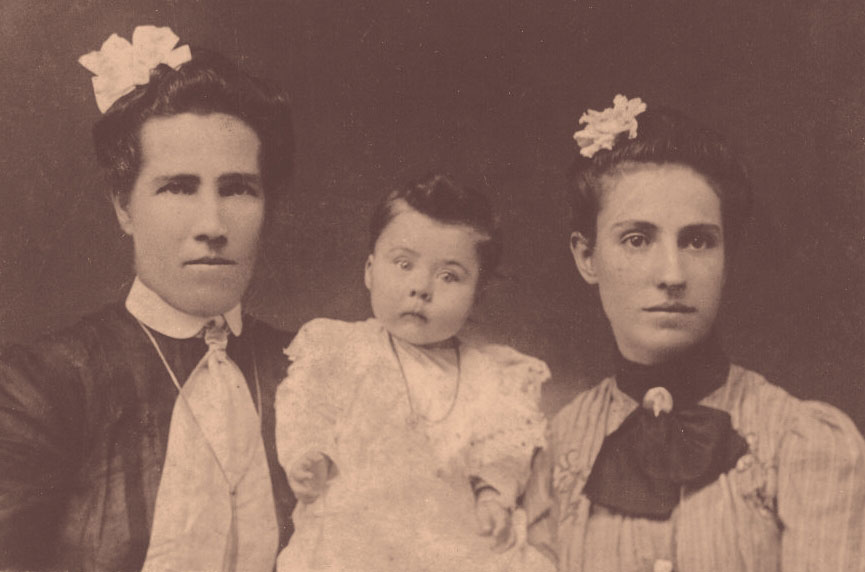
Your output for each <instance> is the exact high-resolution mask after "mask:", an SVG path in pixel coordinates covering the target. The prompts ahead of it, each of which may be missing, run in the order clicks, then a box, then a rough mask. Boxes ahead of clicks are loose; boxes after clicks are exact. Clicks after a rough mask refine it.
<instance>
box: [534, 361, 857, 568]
mask: <svg viewBox="0 0 865 572" xmlns="http://www.w3.org/2000/svg"><path fill="white" fill-rule="evenodd" d="M701 403H702V404H703V405H707V406H709V407H714V408H716V409H721V410H724V411H727V412H729V413H730V416H731V420H732V424H733V427H734V428H735V429H736V430H737V431H738V432H739V433H740V434H741V435H743V436H744V437H745V438H746V440H747V441H748V444H749V448H750V451H749V453H748V454H746V455H745V456H743V457H742V458H741V459H740V460H739V462H738V463H737V465H736V467H735V468H733V469H731V470H730V471H729V472H727V473H726V474H722V475H721V476H720V477H719V478H718V479H717V480H716V481H714V482H713V483H711V484H709V485H707V486H705V487H703V488H702V489H700V490H697V491H688V490H683V491H682V498H681V502H680V503H679V505H678V506H677V507H676V509H675V510H674V512H673V514H672V515H671V517H670V518H669V519H668V520H664V521H657V520H648V519H644V518H632V517H626V516H623V515H621V514H616V513H612V512H610V511H607V510H605V509H604V508H602V507H599V506H592V504H591V502H590V501H589V500H588V498H586V496H585V495H584V494H583V486H584V485H585V482H586V479H587V477H588V475H589V472H590V471H591V468H592V464H593V463H594V460H595V457H596V456H597V454H598V451H599V450H600V448H601V443H602V442H603V440H604V437H605V436H606V435H609V434H610V433H612V432H613V431H614V430H616V428H618V427H619V425H620V424H621V423H622V421H624V419H625V417H627V415H628V414H629V413H630V412H631V411H633V410H634V409H635V408H636V407H637V403H636V402H634V400H633V399H631V398H630V397H628V396H627V395H625V394H624V393H623V392H622V391H620V390H619V389H618V387H617V386H616V382H615V380H614V379H612V378H609V379H606V380H604V381H603V382H601V383H600V384H599V385H598V386H597V387H595V388H593V389H591V390H589V391H587V392H585V393H582V394H581V395H579V396H577V397H576V398H575V399H574V401H572V402H571V403H570V404H569V405H567V406H566V407H565V408H564V409H562V411H560V412H559V413H558V415H557V416H556V417H555V419H554V420H553V421H552V423H551V424H550V427H549V435H548V440H549V445H548V449H547V451H545V452H544V454H542V455H540V456H539V457H538V459H537V462H536V463H535V474H534V476H533V483H532V484H531V486H530V490H529V492H528V493H527V496H526V504H527V510H528V512H529V518H530V520H533V521H534V525H533V526H532V528H531V530H530V533H529V534H530V540H531V541H533V542H534V543H535V544H536V545H538V546H540V547H542V548H545V549H546V551H547V552H549V553H550V554H551V555H552V556H554V557H555V558H556V559H557V560H558V563H559V569H560V571H562V572H577V571H591V572H606V571H628V572H630V571H638V570H640V571H641V570H649V571H653V572H659V571H673V570H675V571H676V572H710V571H711V572H725V571H731V572H733V571H735V572H771V571H776V570H781V571H784V572H791V571H806V570H809V571H844V572H847V571H865V442H863V439H862V436H861V435H860V434H859V432H858V431H857V429H856V427H855V425H854V424H853V423H852V422H851V421H850V419H849V418H848V417H847V416H845V415H844V414H843V413H841V412H840V411H838V410H837V409H835V408H833V407H831V406H829V405H827V404H825V403H820V402H814V401H801V400H799V399H796V398H794V397H792V396H790V395H789V394H788V393H786V392H785V391H784V390H782V389H781V388H779V387H777V386H775V385H772V384H770V383H769V382H767V381H766V380H765V379H764V378H763V377H762V376H760V375H758V374H756V373H754V372H751V371H748V370H745V369H743V368H741V367H738V366H732V367H731V369H730V374H729V377H728V379H727V382H726V383H725V384H724V385H723V386H722V387H720V388H719V389H718V390H716V391H715V392H714V393H712V394H711V395H709V396H708V397H706V398H705V399H704V400H703V401H702V402H701Z"/></svg>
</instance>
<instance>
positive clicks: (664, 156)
mask: <svg viewBox="0 0 865 572" xmlns="http://www.w3.org/2000/svg"><path fill="white" fill-rule="evenodd" d="M637 125H638V129H637V136H636V137H635V138H634V139H629V138H628V133H627V132H624V133H620V134H619V135H618V136H617V137H616V139H615V141H614V143H613V148H612V149H611V150H609V149H601V150H599V151H598V152H597V153H595V155H594V156H593V157H592V158H591V159H589V158H586V157H583V156H578V157H577V158H576V159H575V160H574V163H573V165H572V166H571V169H570V172H569V177H568V178H569V182H570V187H569V192H568V196H569V200H570V203H571V215H572V218H571V225H572V230H574V231H577V232H579V233H580V234H582V235H583V237H585V238H586V240H588V241H589V243H590V244H592V245H593V244H594V241H595V239H596V238H597V222H598V212H599V211H600V206H601V202H600V201H601V197H602V195H603V192H604V185H605V183H606V182H607V181H606V179H607V178H608V177H610V176H611V175H616V174H617V173H619V172H622V170H624V169H626V168H627V167H629V166H633V165H639V164H641V163H648V164H655V165H664V164H674V165H684V166H686V167H690V168H691V169H693V170H694V171H696V172H697V173H699V174H700V175H702V176H704V177H705V178H706V180H707V181H708V183H709V185H710V186H711V187H712V189H713V190H714V191H715V193H717V195H718V197H719V198H720V200H721V217H722V223H723V225H724V241H725V244H727V246H728V248H727V252H732V250H734V249H735V246H736V244H737V242H738V239H739V237H740V236H741V234H742V230H743V228H744V227H745V225H746V223H747V221H748V218H749V215H750V212H751V202H752V199H751V182H750V179H749V177H748V172H747V170H746V168H745V165H744V164H743V163H742V161H741V160H740V159H739V157H738V155H737V154H736V152H735V151H734V149H733V148H732V147H731V146H730V145H729V144H728V143H727V142H726V141H725V140H724V138H723V137H722V136H721V135H719V134H718V133H716V132H715V131H712V130H711V129H708V128H706V127H703V126H701V125H699V124H697V123H696V122H694V121H693V120H691V119H690V118H688V117H687V116H685V115H684V114H682V113H680V112H678V111H675V110H672V109H669V108H656V109H651V108H650V109H648V110H646V111H644V112H643V113H641V114H640V115H638V116H637Z"/></svg>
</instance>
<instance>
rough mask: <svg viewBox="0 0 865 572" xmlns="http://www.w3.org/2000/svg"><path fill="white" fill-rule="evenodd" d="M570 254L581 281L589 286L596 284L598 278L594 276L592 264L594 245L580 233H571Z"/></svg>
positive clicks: (593, 264) (593, 265)
mask: <svg viewBox="0 0 865 572" xmlns="http://www.w3.org/2000/svg"><path fill="white" fill-rule="evenodd" d="M571 254H572V255H573V257H574V264H576V266H577V270H578V271H579V272H580V276H582V277H583V280H585V281H586V282H588V283H589V284H597V283H598V278H597V276H596V274H595V263H594V245H593V244H592V243H591V241H589V239H587V238H586V237H585V236H583V234H582V233H579V232H572V233H571Z"/></svg>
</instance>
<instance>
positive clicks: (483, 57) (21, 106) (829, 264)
mask: <svg viewBox="0 0 865 572" xmlns="http://www.w3.org/2000/svg"><path fill="white" fill-rule="evenodd" d="M141 24H156V25H168V26H171V27H172V28H173V29H174V30H175V31H176V32H177V33H178V35H179V36H180V37H181V41H182V42H183V43H191V44H194V45H199V46H204V47H208V48H213V49H217V50H219V51H222V52H223V53H225V54H226V55H228V56H230V57H232V58H235V59H237V60H239V61H241V62H242V63H243V64H244V65H246V66H247V67H248V69H249V70H251V71H252V72H253V73H255V74H259V75H264V76H269V77H271V78H274V79H276V80H278V81H279V82H280V83H281V84H282V85H283V86H284V87H285V88H286V89H287V90H288V92H289V93H290V94H291V96H292V100H293V106H294V113H295V137H296V143H297V154H296V174H295V177H294V181H293V184H292V188H291V190H290V193H291V195H290V196H291V198H290V201H289V209H288V210H287V212H285V213H283V216H281V220H280V225H279V226H278V227H277V228H275V229H274V233H273V234H272V235H271V237H270V240H269V241H268V245H267V250H266V253H265V258H264V260H263V264H262V265H261V268H260V271H259V275H258V276H257V278H256V280H255V283H254V285H253V288H252V290H251V292H250V296H249V300H248V307H249V308H251V309H252V310H253V312H254V313H256V314H257V315H259V316H260V317H262V318H264V319H266V320H269V321H271V322H272V323H274V324H276V325H279V326H282V327H285V328H288V329H296V328H297V327H298V326H299V325H300V324H302V323H303V322H304V321H306V320H309V319H310V318H313V317H316V316H329V317H336V318H342V319H362V318H365V317H367V316H368V314H369V306H368V301H367V296H366V292H365V290H364V286H363V281H362V267H363V263H364V261H365V257H366V254H367V235H366V227H367V221H368V218H369V215H370V212H371V210H372V206H373V204H374V202H375V201H376V200H377V199H378V198H379V197H380V196H381V195H382V194H383V193H384V192H386V191H387V190H389V189H390V188H392V187H393V186H395V185H398V184H400V183H403V182H405V181H406V180H408V179H411V178H415V177H418V176H421V175H423V174H425V173H427V172H429V171H444V172H449V173H451V174H453V175H454V176H455V177H457V178H458V179H459V180H461V181H464V182H466V183H469V184H471V185H474V186H477V187H480V188H481V189H483V190H484V191H486V192H487V193H488V194H489V196H490V197H491V198H492V199H493V202H494V204H495V206H496V208H497V211H498V212H499V214H500V217H501V220H502V225H503V228H504V232H505V240H506V252H505V259H504V265H503V268H502V270H501V274H502V276H501V278H500V279H499V280H497V281H496V283H495V284H494V285H493V286H492V288H491V289H490V291H489V292H487V294H486V295H485V296H484V298H483V300H482V302H481V304H480V306H479V307H478V308H477V311H476V312H475V315H474V318H473V323H472V324H471V327H470V329H471V330H472V332H471V333H472V335H480V336H484V337H487V338H489V339H491V340H494V341H499V342H504V343H509V344H512V345H514V346H516V347H517V348H519V349H521V350H523V351H525V352H527V353H531V354H534V355H537V356H539V357H541V358H543V359H545V360H546V361H547V362H548V363H549V364H550V366H551V368H552V371H553V376H554V379H553V381H552V382H551V383H550V384H548V386H547V387H546V389H545V397H544V399H545V403H544V404H545V408H546V410H547V411H549V412H553V411H556V410H557V409H558V408H560V407H561V406H562V405H563V404H564V403H565V400H568V399H570V398H571V397H572V396H573V395H574V394H575V393H576V392H577V391H578V390H580V389H583V388H585V387H587V386H589V385H591V384H592V383H594V382H596V381H598V380H599V379H600V378H601V377H602V376H603V375H605V374H606V373H607V372H608V371H609V363H610V357H611V349H610V348H611V347H612V346H611V344H612V338H611V335H610V334H609V332H608V326H607V324H606V321H605V319H604V317H603V315H602V313H601V309H600V304H599V303H598V301H597V294H596V293H595V292H594V291H592V290H591V289H590V288H589V287H587V286H586V285H584V284H582V283H581V281H580V280H579V278H578V275H577V273H576V271H575V269H574V267H573V263H572V261H571V258H570V254H569V252H568V248H567V242H568V241H567V236H568V226H567V209H566V203H565V198H564V173H565V171H566V169H567V167H568V165H569V163H570V161H571V159H572V157H573V156H574V153H576V152H577V148H576V145H575V143H574V142H573V140H572V139H571V135H572V134H573V132H574V131H575V129H576V128H577V120H578V118H579V116H580V114H581V113H582V112H583V111H584V110H585V109H586V108H588V107H591V108H595V109H602V108H604V107H607V106H609V105H610V104H611V101H612V97H613V95H615V94H616V93H622V94H625V95H627V96H629V97H636V96H639V97H642V98H643V99H644V100H645V101H646V102H647V103H648V105H649V106H652V105H653V104H661V103H663V104H666V105H670V106H673V107H678V108H680V109H682V110H684V111H685V112H687V113H688V114H690V115H692V116H694V117H695V118H698V119H699V120H700V121H702V122H703V123H705V124H708V125H709V126H712V127H714V128H716V129H718V130H719V131H721V132H723V133H725V134H726V135H727V136H728V137H729V138H730V140H731V141H732V142H733V143H734V144H735V145H736V146H737V147H738V148H739V149H740V150H741V151H742V153H743V154H744V156H745V157H746V159H747V161H748V163H749V166H750V168H751V171H752V173H753V179H754V183H755V189H756V191H757V209H756V212H755V220H754V224H753V225H752V226H751V228H750V231H749V233H750V234H749V236H750V239H751V240H750V241H748V242H749V244H748V245H747V246H746V247H745V250H744V252H743V256H742V259H741V261H740V262H741V264H740V265H739V266H738V267H737V268H735V269H734V270H733V273H732V275H731V277H730V279H729V289H728V290H729V291H728V292H727V299H726V303H725V306H724V309H723V319H722V331H723V334H724V339H725V342H726V346H727V348H728V351H729V353H730V354H731V356H732V357H733V359H734V360H735V361H736V362H738V363H741V364H743V365H745V366H748V367H751V368H753V369H755V370H757V371H759V372H761V373H764V374H765V375H766V376H767V377H768V378H769V379H770V380H772V381H774V382H776V383H778V384H779V385H781V386H782V387H784V388H786V389H788V390H789V391H791V392H792V393H794V394H796V395H798V396H800V397H805V398H819V399H823V400H826V401H829V402H830V403H832V404H834V405H836V406H838V407H840V408H841V409H843V410H844V411H846V412H847V413H848V414H849V415H851V416H852V417H853V418H854V420H855V421H856V422H857V424H858V425H859V427H860V429H865V308H863V305H865V304H863V302H865V287H863V286H865V276H863V274H865V248H863V247H865V224H863V215H865V200H863V199H865V193H863V185H865V49H863V48H865V41H863V37H865V11H863V4H862V3H861V2H860V1H859V0H813V1H810V2H801V1H800V2H793V1H789V2H787V1H780V0H776V1H760V2H754V1H736V2H731V1H724V0H715V1H711V2H707V1H700V2H695V1H689V2H686V1H682V2H672V1H668V2H651V1H645V2H615V1H610V0H593V1H589V0H576V1H575V0H543V1H539V0H523V1H507V0H494V1H468V0H462V1H457V0H437V1H420V0H399V1H398V0H353V1H351V2H346V1H325V0H306V1H279V2H278V1H268V2H255V1H244V2H241V1H239V0H238V1H234V2H227V1H197V0H187V1H181V0H176V1H169V0H162V1H158V0H133V1H117V0H70V1H63V2H56V1H53V0H0V66H2V78H3V81H2V82H0V134H2V139H0V343H7V342H12V341H28V340H31V339H33V338H34V337H35V336H38V335H40V334H41V333H43V332H46V331H50V330H53V329H57V328H60V327H63V326H65V325H68V324H71V323H72V322H74V320H75V319H76V318H77V317H78V316H80V315H81V314H84V313H86V312H89V311H92V310H94V309H96V308H98V307H99V306H101V305H103V304H105V303H107V302H109V301H112V300H116V299H118V298H121V297H122V296H123V295H124V293H125V290H126V288H128V286H129V284H130V282H131V279H132V276H133V274H132V262H131V242H130V240H129V239H128V238H126V237H124V236H123V235H122V234H121V232H120V230H119V228H118V226H117V224H116V221H115V220H114V214H113V211H112V209H111V207H110V204H109V202H108V201H107V200H106V198H105V193H106V190H107V189H106V185H105V182H104V179H103V177H102V175H101V173H99V171H98V169H97V166H96V162H95V158H94V155H93V151H92V143H91V139H90V129H91V126H92V124H93V122H94V120H96V119H97V117H98V111H97V109H96V105H95V103H94V100H93V95H92V91H91V84H90V73H89V72H87V71H86V70H85V69H84V68H82V67H81V66H79V65H78V64H77V62H76V60H77V58H78V56H79V55H81V54H83V53H85V52H88V51H91V50H95V49H98V48H99V47H100V45H101V43H102V41H103V40H105V39H106V38H107V37H108V35H109V34H110V33H112V32H116V33H118V34H120V35H121V36H124V37H126V38H129V37H131V34H132V30H133V29H134V27H135V26H136V25H141Z"/></svg>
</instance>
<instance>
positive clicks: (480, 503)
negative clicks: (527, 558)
mask: <svg viewBox="0 0 865 572" xmlns="http://www.w3.org/2000/svg"><path fill="white" fill-rule="evenodd" d="M475 516H476V517H477V521H478V532H479V534H481V535H482V536H492V537H493V540H494V542H493V546H492V549H493V551H495V552H505V551H506V550H508V549H509V548H511V547H512V546H513V545H514V541H515V536H514V531H513V526H511V511H510V510H509V509H508V508H506V507H505V506H504V505H503V504H502V500H501V495H500V494H499V492H498V491H496V490H494V489H489V488H488V489H484V490H482V491H481V492H480V493H479V494H478V498H477V501H476V502H475Z"/></svg>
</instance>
